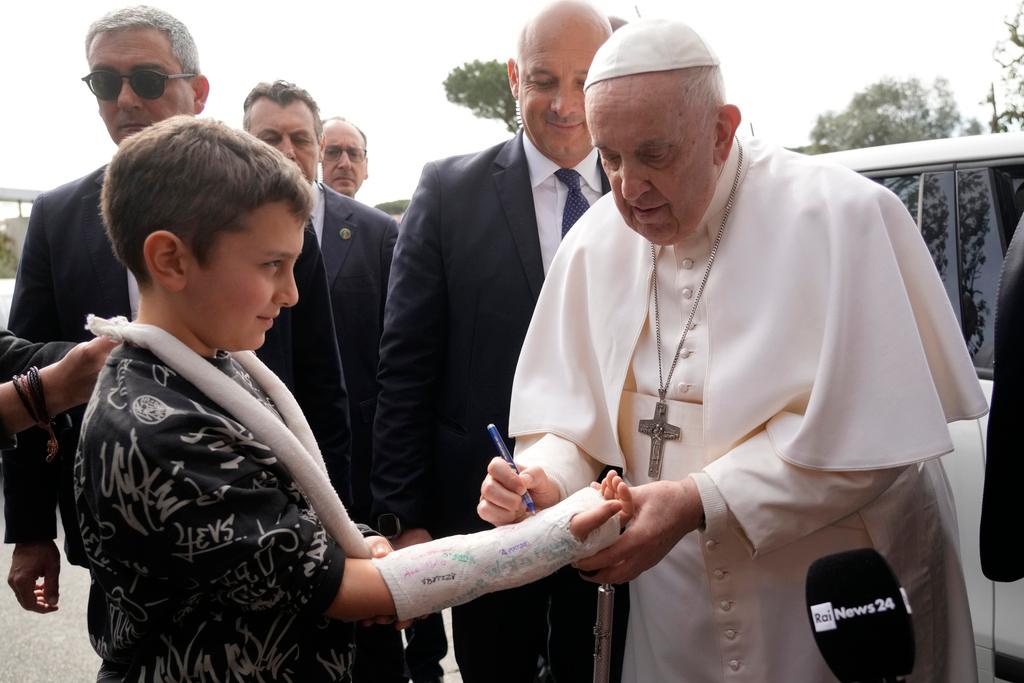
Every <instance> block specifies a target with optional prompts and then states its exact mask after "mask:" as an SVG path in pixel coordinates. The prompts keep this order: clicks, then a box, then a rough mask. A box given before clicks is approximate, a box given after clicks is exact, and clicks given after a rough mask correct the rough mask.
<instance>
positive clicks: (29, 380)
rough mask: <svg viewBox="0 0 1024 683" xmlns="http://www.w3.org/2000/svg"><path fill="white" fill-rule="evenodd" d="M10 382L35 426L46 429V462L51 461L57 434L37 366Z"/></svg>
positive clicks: (56, 444)
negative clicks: (47, 407) (47, 406)
mask: <svg viewBox="0 0 1024 683" xmlns="http://www.w3.org/2000/svg"><path fill="white" fill-rule="evenodd" d="M12 383H13V384H14V390H15V391H16V392H18V398H20V399H21V404H22V405H23V406H25V411H26V412H27V413H28V415H29V417H31V418H32V421H33V422H35V423H36V426H37V427H39V428H40V429H44V430H46V432H47V434H49V435H50V438H49V440H48V441H47V442H46V462H51V461H53V459H54V457H56V455H57V449H58V442H57V435H56V434H55V433H54V431H53V418H52V417H50V413H49V411H48V410H47V409H46V395H45V394H44V393H43V380H42V379H40V377H39V368H37V367H36V366H34V365H33V366H32V367H30V368H29V369H28V370H26V371H25V374H23V375H15V376H14V377H13V378H12Z"/></svg>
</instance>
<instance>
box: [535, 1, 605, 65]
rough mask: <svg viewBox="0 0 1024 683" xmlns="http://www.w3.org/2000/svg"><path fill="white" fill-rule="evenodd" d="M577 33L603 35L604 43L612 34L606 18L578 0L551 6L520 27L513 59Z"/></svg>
mask: <svg viewBox="0 0 1024 683" xmlns="http://www.w3.org/2000/svg"><path fill="white" fill-rule="evenodd" d="M580 29H582V30H592V31H595V32H597V33H600V34H603V35H604V39H605V40H607V39H608V36H610V35H611V34H612V25H611V23H609V21H608V17H607V16H605V15H604V14H601V13H600V12H598V11H597V9H596V8H595V7H594V6H593V5H591V4H590V3H588V2H582V0H558V1H557V2H553V3H551V4H549V5H547V6H546V7H545V8H544V9H542V10H541V11H540V12H539V13H538V14H536V15H535V16H534V17H533V18H531V19H530V20H529V21H527V22H526V24H525V25H523V28H522V30H521V31H520V32H519V42H518V43H517V45H516V59H517V60H522V58H523V55H524V53H526V52H527V51H529V50H530V49H535V48H537V47H538V46H543V45H545V44H546V43H547V42H548V41H550V40H555V41H558V40H562V39H564V38H565V36H566V35H567V32H568V31H572V30H580ZM602 42H604V41H602Z"/></svg>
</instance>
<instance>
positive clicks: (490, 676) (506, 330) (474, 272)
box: [371, 3, 625, 683]
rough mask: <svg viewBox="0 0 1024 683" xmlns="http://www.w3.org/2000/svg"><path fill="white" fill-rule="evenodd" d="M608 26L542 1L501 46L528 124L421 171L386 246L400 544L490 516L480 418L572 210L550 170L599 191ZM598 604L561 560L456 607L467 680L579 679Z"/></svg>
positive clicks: (390, 452) (380, 441) (383, 487)
mask: <svg viewBox="0 0 1024 683" xmlns="http://www.w3.org/2000/svg"><path fill="white" fill-rule="evenodd" d="M610 34H611V28H610V26H609V25H608V21H607V20H606V19H605V17H604V16H603V15H602V14H600V13H599V12H597V11H596V10H594V9H593V8H590V7H588V6H586V5H581V4H579V3H562V4H557V5H553V6H551V7H549V8H548V9H546V10H544V11H543V12H542V13H541V14H540V15H538V16H537V17H535V18H534V19H533V20H532V21H531V22H530V23H529V24H528V25H527V26H526V28H525V29H524V30H523V33H522V36H521V38H520V41H519V50H518V57H517V59H513V60H509V82H510V86H511V88H512V92H513V95H515V97H516V98H517V100H518V103H519V106H520V109H521V112H522V119H523V128H524V130H523V131H521V132H520V133H519V134H518V135H517V136H516V137H515V138H514V139H513V140H510V141H508V142H505V143H502V144H500V145H496V146H494V147H492V148H490V149H488V150H485V151H483V152H480V153H478V154H472V155H468V156H462V157H454V158H450V159H444V160H441V161H437V162H432V163H429V164H427V165H426V167H425V168H424V169H423V174H422V176H421V178H420V183H419V187H418V188H417V189H416V192H415V194H414V195H413V198H412V202H411V204H410V206H409V209H408V211H407V212H406V214H405V217H404V219H403V221H402V226H401V228H400V230H399V236H398V242H397V244H396V246H395V255H394V260H393V262H392V270H391V282H390V285H389V292H388V300H387V305H386V307H385V314H384V334H383V336H382V338H381V362H380V372H379V380H380V385H381V392H380V396H379V399H378V405H377V417H376V422H375V425H374V468H373V475H372V479H371V485H372V488H373V494H374V511H375V514H376V515H377V516H378V524H377V526H378V528H379V529H380V530H381V531H400V532H401V534H400V536H398V538H397V545H399V546H402V545H405V544H408V543H414V542H423V541H425V540H429V539H430V538H431V537H437V536H444V535H448V534H453V533H468V532H473V531H478V530H481V529H484V528H487V527H488V526H489V525H488V524H486V523H485V522H484V521H482V520H481V519H480V518H479V516H478V515H477V511H476V508H477V502H478V500H479V497H480V485H481V482H482V481H483V479H484V476H485V474H486V468H487V464H488V463H489V462H490V460H491V459H492V458H493V457H495V455H496V453H495V452H494V446H493V444H491V442H490V440H489V438H488V435H487V433H486V431H485V427H486V425H487V424H488V423H490V422H493V423H494V424H495V425H497V427H498V429H499V431H500V432H501V433H502V434H505V433H506V432H507V425H508V412H509V401H510V395H511V389H512V378H513V375H514V374H515V368H516V362H517V361H518V358H519V350H520V347H521V345H522V342H523V338H524V336H525V334H526V330H527V327H528V326H529V324H530V317H531V315H532V313H533V308H534V305H535V303H536V300H537V296H538V294H539V293H540V289H541V285H542V284H543V281H544V273H545V270H546V268H547V266H548V264H549V263H550V260H551V259H552V258H553V256H554V252H555V250H556V249H557V248H558V244H559V241H560V240H561V237H562V234H563V233H564V230H565V229H567V227H568V226H569V224H570V223H571V220H565V222H563V220H564V219H566V218H569V216H567V214H569V213H571V212H568V211H566V200H567V199H568V198H569V196H570V194H572V190H570V187H569V185H568V183H566V181H563V180H561V177H562V176H564V175H566V174H568V175H569V176H570V177H571V178H575V183H574V184H575V185H577V186H578V189H576V192H582V194H583V196H584V197H585V199H586V201H587V203H593V202H594V201H596V200H597V199H598V198H599V197H600V196H601V195H602V194H603V193H605V192H607V191H608V183H607V180H606V179H605V178H604V176H603V174H602V173H601V170H600V164H599V161H598V155H597V152H596V150H594V149H593V148H592V146H591V144H590V135H589V132H588V131H587V127H586V121H585V118H584V111H583V83H584V81H585V79H586V76H587V69H588V68H589V66H590V62H591V60H592V59H593V56H594V53H595V52H596V51H597V48H598V47H599V46H600V45H601V43H603V42H604V40H605V39H606V38H607V37H608V36H609V35H610ZM556 172H559V174H558V175H557V176H556ZM574 172H575V173H574ZM552 353H557V350H556V349H552ZM567 362H571V359H567ZM619 592H620V593H625V591H619ZM569 596H573V597H576V598H577V600H574V601H569V604H566V605H564V607H563V605H562V603H563V601H564V598H568V597H569ZM595 603H596V592H595V587H594V586H593V585H591V586H585V585H584V582H582V581H581V580H580V579H579V577H578V576H576V575H575V572H573V571H571V570H570V571H569V572H568V574H562V575H558V574H556V575H555V577H553V579H548V580H545V581H542V582H538V583H536V584H533V585H530V586H525V587H523V588H520V589H515V590H513V591H505V592H501V593H495V594H491V595H488V596H485V597H483V598H480V599H478V600H475V601H473V602H471V603H469V604H467V605H463V606H461V607H455V608H453V610H452V615H453V637H454V641H455V656H456V659H457V660H458V663H459V668H460V672H461V674H462V677H463V680H465V681H466V682H467V683H476V682H477V681H486V682H487V683H494V682H496V681H509V682H510V683H521V682H523V681H532V680H534V677H535V676H536V674H537V660H538V656H539V655H545V656H546V657H547V658H548V661H549V663H550V665H551V667H552V669H553V671H554V674H555V679H556V680H557V681H559V683H564V682H566V681H574V680H586V681H589V680H591V672H592V668H593V656H592V653H593V635H592V628H593V624H594V612H595ZM549 607H550V609H549ZM549 618H550V625H551V628H550V631H549V629H548V624H549ZM617 621H620V622H622V623H624V622H625V620H624V619H621V620H617ZM620 640H621V639H620Z"/></svg>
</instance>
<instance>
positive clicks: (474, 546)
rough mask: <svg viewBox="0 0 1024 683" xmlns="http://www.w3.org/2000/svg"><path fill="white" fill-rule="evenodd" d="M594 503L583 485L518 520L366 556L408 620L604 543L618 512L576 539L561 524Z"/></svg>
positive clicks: (527, 577) (515, 582)
mask: <svg viewBox="0 0 1024 683" xmlns="http://www.w3.org/2000/svg"><path fill="white" fill-rule="evenodd" d="M602 502H604V498H603V497H602V496H601V494H600V493H599V492H598V491H597V490H595V489H592V488H589V487H587V488H583V489H580V490H579V491H577V492H576V493H574V494H572V495H571V496H569V497H568V498H565V499H564V500H563V501H562V502H560V503H558V504H557V505H554V506H552V507H550V508H547V509H545V510H541V511H540V512H538V513H537V514H536V515H532V516H530V517H527V518H526V519H525V520H523V521H521V522H519V523H518V524H510V525H508V526H501V527H497V528H495V529H490V530H488V531H482V532H479V533H475V534H467V535H463V536H448V537H445V538H439V539H437V540H435V541H431V542H429V543H420V544H417V545H412V546H409V547H407V548H403V549H401V550H396V551H394V552H393V553H391V554H389V555H386V556H385V557H382V558H376V559H374V560H373V563H374V566H375V567H376V568H377V569H378V571H380V573H381V576H382V577H384V582H385V583H386V584H387V587H388V590H390V591H391V597H392V598H393V599H394V601H395V609H396V610H397V612H398V618H399V620H406V619H412V618H414V617H418V616H421V615H424V614H430V613H432V612H438V611H440V610H442V609H444V608H446V607H451V606H453V605H461V604H463V603H465V602H469V601H470V600H473V599H474V598H477V597H479V596H481V595H483V594H485V593H491V592H494V591H499V590H505V589H508V588H514V587H516V586H522V585H525V584H527V583H530V582H532V581H536V580H537V579H540V578H543V577H545V576H547V575H548V574H551V573H552V572H554V571H555V570H556V569H558V568H559V567H562V566H563V565H566V564H568V563H570V562H575V561H576V560H580V559H582V558H584V557H589V556H590V555H593V554H594V553H596V552H598V551H599V550H602V549H603V548H605V547H607V546H609V545H611V544H612V543H613V542H614V541H615V539H617V538H618V536H619V519H618V515H613V516H612V517H611V518H610V519H609V520H608V521H606V522H605V523H604V524H602V525H601V526H600V527H598V528H597V529H596V530H594V531H593V532H591V533H590V535H589V536H587V538H585V539H584V540H582V541H581V540H579V539H577V538H576V537H575V536H574V535H573V533H572V532H571V531H570V529H569V522H570V520H571V519H572V518H573V516H574V515H576V514H577V513H580V512H585V511H587V510H590V509H593V508H594V507H597V506H598V505H601V504H602Z"/></svg>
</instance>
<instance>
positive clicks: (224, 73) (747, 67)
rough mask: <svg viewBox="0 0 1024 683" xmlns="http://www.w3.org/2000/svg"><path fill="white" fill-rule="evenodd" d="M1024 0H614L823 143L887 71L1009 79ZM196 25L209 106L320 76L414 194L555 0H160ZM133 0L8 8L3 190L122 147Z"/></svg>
mask: <svg viewBox="0 0 1024 683" xmlns="http://www.w3.org/2000/svg"><path fill="white" fill-rule="evenodd" d="M1018 2H1019V0H971V1H968V2H965V1H963V0H960V1H958V2H947V1H945V0H859V1H858V2H834V1H832V0H774V1H765V0H733V1H732V2H729V1H725V0H718V1H711V0H705V1H704V2H691V1H689V0H664V1H662V0H647V1H642V2H638V3H633V2H616V1H611V0H599V1H598V2H596V5H597V6H598V7H599V8H601V9H602V10H604V11H606V12H608V13H609V14H617V15H619V16H622V17H624V18H629V19H631V18H634V17H635V16H636V12H635V10H634V6H637V7H639V9H640V11H641V13H642V14H643V15H644V16H648V17H655V16H660V17H675V18H680V19H683V20H685V21H688V22H689V23H690V24H691V25H693V26H694V27H695V28H696V29H697V30H698V31H699V32H700V33H701V34H702V35H703V36H704V37H705V38H706V39H707V40H708V41H709V42H710V44H711V45H712V47H713V48H714V49H715V50H716V52H718V54H719V57H720V58H721V59H722V67H723V73H724V75H725V80H726V88H727V90H728V98H729V100H730V101H731V102H733V103H735V104H737V105H738V106H739V107H740V109H741V111H742V112H743V114H744V121H745V124H744V126H745V128H744V130H745V132H746V133H749V130H750V128H749V125H750V124H752V125H753V129H754V132H755V133H756V134H757V135H758V136H759V137H763V138H767V139H769V140H771V141H773V142H775V143H778V144H780V145H785V146H794V145H802V144H806V143H807V142H808V133H809V132H810V129H811V127H812V126H813V125H814V121H815V118H816V116H817V115H818V114H820V113H822V112H824V111H826V110H829V109H842V108H843V107H845V105H846V104H847V102H848V101H849V99H850V97H851V96H852V95H853V93H855V92H856V91H857V90H860V89H862V88H863V87H865V86H866V85H868V84H870V83H873V82H874V81H877V80H878V79H879V78H881V77H883V76H893V77H896V78H908V77H911V76H916V77H919V78H921V79H923V80H925V81H926V82H931V80H932V79H934V78H935V77H936V76H944V77H946V78H948V79H949V80H950V82H951V84H952V86H953V89H954V92H955V94H956V96H957V100H958V103H959V105H960V109H961V111H962V112H964V113H965V114H967V115H971V116H976V117H978V118H980V119H981V120H982V121H985V120H986V118H987V116H988V113H987V112H986V111H985V110H984V108H983V107H982V106H981V105H980V104H979V102H980V101H981V100H982V98H983V97H984V96H985V94H986V92H987V90H988V87H989V83H990V82H991V81H993V80H998V78H999V70H998V66H997V65H996V64H995V62H994V61H993V60H992V49H993V47H994V45H995V43H996V42H997V41H999V40H1001V39H1002V38H1003V36H1004V35H1005V28H1004V26H1003V23H1002V22H1003V19H1004V18H1006V17H1008V16H1011V15H1012V14H1013V13H1014V11H1015V9H1016V7H1017V4H1018ZM152 4H156V5H158V6H160V7H162V8H163V9H165V10H167V11H169V12H171V13H172V14H174V15H175V16H177V17H178V18H179V19H181V20H182V21H184V22H185V24H186V25H188V26H189V28H190V29H191V31H192V34H193V36H194V37H195V39H196V43H197V45H198V47H199V54H200V62H201V65H202V69H203V72H204V73H205V74H206V75H207V76H208V77H209V79H210V83H211V86H212V88H211V94H210V99H209V101H208V104H207V108H206V112H205V114H204V115H205V116H210V117H213V118H216V119H220V120H222V121H225V122H227V123H229V124H231V125H236V126H240V124H241V119H242V111H241V105H242V100H243V99H244V97H245V95H246V93H247V92H248V91H249V89H250V88H251V87H252V86H253V85H255V84H256V83H257V82H258V81H261V80H273V79H277V78H284V79H288V80H291V81H295V82H296V83H298V84H299V85H301V86H302V87H304V88H306V89H307V90H309V91H310V92H311V93H312V94H313V96H314V97H315V98H316V99H317V101H318V102H319V104H320V108H321V111H322V113H323V114H324V116H333V115H343V116H345V117H346V118H348V119H351V120H352V121H354V122H356V123H357V124H358V125H359V126H360V127H361V128H363V130H365V131H366V133H367V136H368V146H369V150H370V152H369V155H370V178H369V180H367V181H366V184H365V185H364V186H363V189H362V190H361V191H360V193H359V199H360V200H362V201H364V202H366V203H368V204H375V203H378V202H382V201H386V200H390V199H400V198H408V197H410V196H411V195H412V191H413V189H414V188H415V186H416V182H417V180H418V179H419V174H420V170H421V168H422V166H423V164H424V163H425V162H427V161H429V160H431V159H436V158H440V157H445V156H450V155H453V154H461V153H466V152H472V151H475V150H479V149H483V148H484V147H488V146H490V145H492V144H495V143H496V142H499V141H501V140H503V139H505V138H506V137H507V136H508V134H507V133H506V132H505V130H504V126H503V125H502V124H500V123H498V122H495V121H485V120H481V119H476V118H474V117H473V116H472V114H471V113H470V112H469V111H468V110H467V109H464V108H462V107H457V106H455V105H453V104H450V103H448V101H447V100H446V98H445V94H444V88H443V86H442V81H443V80H444V78H445V76H446V75H447V74H448V71H449V70H450V69H451V68H453V67H455V66H457V65H460V64H462V63H464V62H467V61H471V60H473V59H482V60H487V59H495V58H496V59H500V60H502V61H504V60H505V59H507V58H508V56H509V55H510V54H511V53H512V50H513V46H514V43H515V38H516V35H517V33H518V30H519V27H520V26H521V25H522V23H523V22H524V21H525V20H526V19H527V18H528V17H529V16H530V15H531V14H532V13H534V12H535V11H536V10H537V9H538V8H539V7H541V6H542V5H543V4H544V2H542V1H540V0H524V1H523V2H520V3H518V4H513V3H508V2H503V3H498V2H491V1H489V0H439V1H438V2H433V3H430V2H422V1H421V2H390V1H388V0H368V1H363V2H352V1H351V0H336V1H335V2H316V3H310V2H305V1H304V0H297V1H293V2H265V1H263V0H250V1H248V2H245V3H240V2H230V3H229V2H218V1H217V0H202V1H200V0H153V3H152ZM120 6H122V3H118V2H110V1H109V0H108V1H104V0H77V1H76V2H60V1H58V2H39V1H36V2H29V1H27V0H6V1H5V2H3V3H2V8H0V73H2V76H3V77H2V78H0V83H2V86H0V88H2V89H0V136H2V139H0V187H7V188H23V189H35V190H45V189H50V188H52V187H55V186H57V185H59V184H62V183H64V182H67V181H68V180H71V179H74V178H77V177H79V176H81V175H84V174H85V173H87V172H89V171H91V170H92V169H94V168H96V167H98V166H100V165H101V164H103V163H105V162H106V161H107V160H109V158H110V156H111V154H112V153H113V151H114V145H113V143H112V142H111V141H110V139H109V137H108V136H107V133H106V129H105V128H104V127H103V124H102V121H100V118H99V116H98V115H97V114H96V101H95V98H94V97H93V96H92V95H91V94H90V93H89V91H88V89H87V88H86V86H85V84H84V83H82V82H81V81H79V78H80V77H81V76H83V75H85V73H86V71H87V68H86V62H85V56H84V45H83V40H84V34H85V31H86V28H87V27H88V25H89V23H90V22H91V21H92V20H94V19H96V18H98V17H99V16H101V15H102V14H104V13H105V12H107V11H108V10H110V9H114V8H116V7H120Z"/></svg>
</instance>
